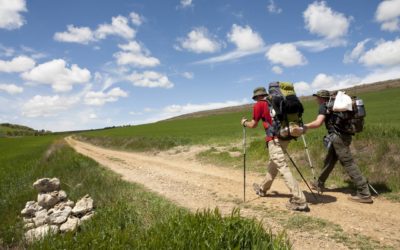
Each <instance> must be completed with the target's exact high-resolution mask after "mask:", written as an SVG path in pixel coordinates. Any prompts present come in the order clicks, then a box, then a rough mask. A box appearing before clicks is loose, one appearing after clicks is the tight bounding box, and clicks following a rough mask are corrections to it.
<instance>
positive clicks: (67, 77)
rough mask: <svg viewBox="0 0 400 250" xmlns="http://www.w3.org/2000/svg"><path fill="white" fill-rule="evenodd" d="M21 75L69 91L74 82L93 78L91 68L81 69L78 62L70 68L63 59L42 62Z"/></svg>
mask: <svg viewBox="0 0 400 250" xmlns="http://www.w3.org/2000/svg"><path fill="white" fill-rule="evenodd" d="M21 76H22V78H23V79H25V80H28V81H33V82H37V83H42V84H49V85H51V87H52V88H53V90H54V91H56V92H65V91H69V90H71V89H72V86H73V85H74V84H82V83H86V82H88V81H89V80H90V78H91V75H90V71H89V70H87V69H81V68H79V67H78V65H76V64H73V65H72V66H71V67H70V68H68V66H67V64H66V62H65V61H64V60H62V59H55V60H52V61H49V62H46V63H43V64H40V65H38V66H36V67H35V68H33V69H32V70H30V71H28V72H25V73H23V74H22V75H21Z"/></svg>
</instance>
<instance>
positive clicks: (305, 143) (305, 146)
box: [301, 135, 317, 180]
mask: <svg viewBox="0 0 400 250" xmlns="http://www.w3.org/2000/svg"><path fill="white" fill-rule="evenodd" d="M301 138H303V143H304V148H305V149H306V154H307V158H308V163H310V168H311V172H312V175H313V177H314V180H316V179H317V178H316V177H315V171H314V166H313V164H312V161H311V157H310V152H309V151H308V147H307V142H306V137H305V136H304V135H301Z"/></svg>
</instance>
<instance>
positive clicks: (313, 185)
mask: <svg viewBox="0 0 400 250" xmlns="http://www.w3.org/2000/svg"><path fill="white" fill-rule="evenodd" d="M310 186H311V189H313V190H315V191H317V192H318V194H322V192H323V191H324V189H325V186H324V184H322V183H320V182H319V181H317V180H314V181H310Z"/></svg>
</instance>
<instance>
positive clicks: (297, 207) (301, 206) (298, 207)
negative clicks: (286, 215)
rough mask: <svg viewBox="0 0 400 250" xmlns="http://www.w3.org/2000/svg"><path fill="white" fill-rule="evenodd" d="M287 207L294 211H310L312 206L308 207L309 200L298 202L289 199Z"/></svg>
mask: <svg viewBox="0 0 400 250" xmlns="http://www.w3.org/2000/svg"><path fill="white" fill-rule="evenodd" d="M286 208H287V209H289V210H292V211H299V212H310V208H309V207H308V205H307V202H304V203H297V202H293V201H291V200H289V202H288V203H286Z"/></svg>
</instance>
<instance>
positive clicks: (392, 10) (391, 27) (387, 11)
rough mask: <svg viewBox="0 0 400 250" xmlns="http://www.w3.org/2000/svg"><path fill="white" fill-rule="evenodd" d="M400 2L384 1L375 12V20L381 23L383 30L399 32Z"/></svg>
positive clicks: (399, 0)
mask: <svg viewBox="0 0 400 250" xmlns="http://www.w3.org/2000/svg"><path fill="white" fill-rule="evenodd" d="M399 18H400V0H386V1H382V2H381V3H380V4H379V5H378V8H377V9H376V12H375V20H376V21H378V22H380V23H381V29H382V30H386V31H392V32H393V31H399V30H400V25H399V22H400V21H399Z"/></svg>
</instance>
